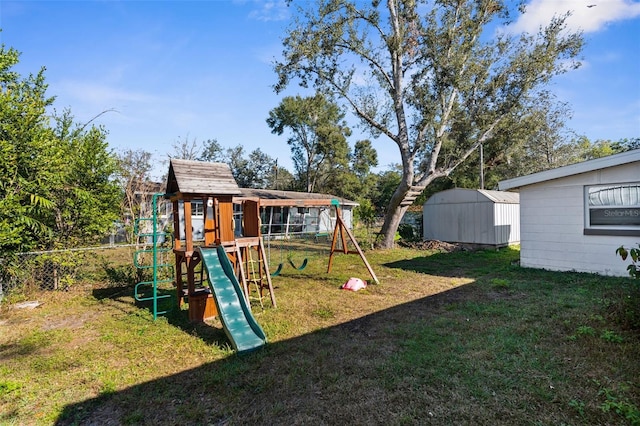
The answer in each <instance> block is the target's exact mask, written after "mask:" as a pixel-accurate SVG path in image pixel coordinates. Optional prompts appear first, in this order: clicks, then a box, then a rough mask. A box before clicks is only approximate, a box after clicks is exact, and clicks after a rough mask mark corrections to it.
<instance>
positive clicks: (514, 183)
mask: <svg viewBox="0 0 640 426" xmlns="http://www.w3.org/2000/svg"><path fill="white" fill-rule="evenodd" d="M634 162H640V149H634V150H632V151H625V152H622V153H620V154H614V155H609V156H607V157H602V158H596V159H594V160H588V161H583V162H581V163H576V164H570V165H568V166H563V167H558V168H556V169H551V170H545V171H543V172H538V173H533V174H530V175H526V176H520V177H517V178H513V179H507V180H503V181H500V182H498V187H499V188H500V190H503V191H506V190H508V189H517V188H520V187H522V186H527V185H533V184H536V183H540V182H546V181H549V180H553V179H560V178H564V177H567V176H573V175H577V174H581V173H588V172H593V171H596V170H601V169H607V168H610V167H615V166H620V165H623V164H628V163H634Z"/></svg>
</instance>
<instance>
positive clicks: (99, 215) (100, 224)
mask: <svg viewBox="0 0 640 426" xmlns="http://www.w3.org/2000/svg"><path fill="white" fill-rule="evenodd" d="M56 122H57V126H56V128H55V130H54V136H55V138H56V141H57V145H58V148H59V151H60V152H61V153H62V154H63V157H62V158H63V159H64V165H63V166H62V167H61V168H60V169H58V176H59V177H58V180H57V183H58V184H57V185H55V186H51V187H50V188H49V190H48V194H47V198H48V199H49V200H50V201H52V206H51V209H49V210H47V212H46V214H43V217H45V218H46V220H47V222H48V223H49V226H50V228H52V229H53V231H54V238H52V239H51V240H50V241H49V242H48V244H47V245H48V247H56V246H60V247H69V246H70V245H76V244H89V243H97V242H99V241H100V240H101V239H102V238H103V237H104V235H105V234H106V233H107V231H108V230H109V229H110V228H111V227H112V226H113V223H114V222H115V221H116V220H117V219H119V218H120V205H121V199H122V191H121V189H120V186H119V184H118V181H117V179H116V176H117V171H118V169H117V167H118V162H117V158H116V156H115V155H114V154H113V153H112V152H110V151H109V149H108V143H107V140H106V137H107V132H106V130H105V129H104V128H101V127H96V126H93V125H92V126H91V127H89V128H88V129H87V127H88V123H87V124H83V125H78V124H74V121H73V116H72V115H71V113H70V112H69V111H68V110H66V111H64V113H63V114H62V115H61V116H60V117H56ZM43 213H44V212H43Z"/></svg>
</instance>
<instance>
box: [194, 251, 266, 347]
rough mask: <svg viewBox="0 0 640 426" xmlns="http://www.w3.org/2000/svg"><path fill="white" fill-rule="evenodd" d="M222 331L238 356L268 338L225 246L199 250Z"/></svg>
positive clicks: (260, 345) (259, 345) (261, 343)
mask: <svg viewBox="0 0 640 426" xmlns="http://www.w3.org/2000/svg"><path fill="white" fill-rule="evenodd" d="M198 250H199V251H200V256H201V258H202V265H203V267H204V268H206V271H207V275H208V276H209V286H210V287H211V293H212V294H213V300H214V301H215V303H216V308H217V309H218V316H219V317H220V321H221V322H222V327H223V328H224V332H225V334H226V335H227V337H228V338H229V340H230V341H231V344H232V345H233V348H234V349H235V350H236V351H237V352H238V353H239V354H240V353H246V352H251V351H254V350H256V349H260V348H261V347H262V346H264V345H265V344H266V343H267V338H266V336H265V334H264V331H263V330H262V327H260V324H258V323H257V322H256V320H255V318H254V317H253V314H252V313H251V307H250V306H248V305H247V302H246V300H245V298H244V294H243V292H242V287H241V286H240V283H239V282H238V279H237V278H236V276H235V274H234V272H233V266H232V265H231V262H230V261H229V258H228V257H227V254H226V253H225V251H224V247H222V246H218V247H216V248H199V249H198Z"/></svg>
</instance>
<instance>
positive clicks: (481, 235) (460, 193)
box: [422, 188, 520, 247]
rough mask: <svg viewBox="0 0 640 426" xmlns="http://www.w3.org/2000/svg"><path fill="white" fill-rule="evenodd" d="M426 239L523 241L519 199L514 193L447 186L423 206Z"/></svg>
mask: <svg viewBox="0 0 640 426" xmlns="http://www.w3.org/2000/svg"><path fill="white" fill-rule="evenodd" d="M422 215H423V227H424V239H425V240H439V241H446V242H450V243H464V244H479V245H490V246H495V247H503V246H507V245H509V244H517V243H519V242H520V200H519V194H517V193H513V192H502V191H489V190H484V189H462V188H455V189H448V190H446V191H442V192H438V193H437V194H434V195H432V196H431V197H430V198H429V199H428V200H427V202H426V203H424V206H423V209H422Z"/></svg>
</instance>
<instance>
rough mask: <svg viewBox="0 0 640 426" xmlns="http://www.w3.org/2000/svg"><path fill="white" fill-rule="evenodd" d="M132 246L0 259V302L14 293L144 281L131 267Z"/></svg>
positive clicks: (44, 253) (30, 254) (54, 252)
mask: <svg viewBox="0 0 640 426" xmlns="http://www.w3.org/2000/svg"><path fill="white" fill-rule="evenodd" d="M135 250H136V246H135V245H115V246H101V247H89V248H75V249H66V250H52V251H39V252H30V253H20V254H17V255H14V256H13V257H11V258H6V257H5V258H2V259H0V299H2V297H3V296H7V295H9V294H14V293H33V292H39V291H55V290H60V291H64V290H69V289H71V288H74V287H78V286H82V285H92V286H93V285H96V284H98V285H102V286H109V285H114V284H115V285H131V284H135V282H137V281H139V280H142V279H144V276H143V275H144V271H139V270H138V268H136V267H135V266H134V265H133V253H134V252H135Z"/></svg>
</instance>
